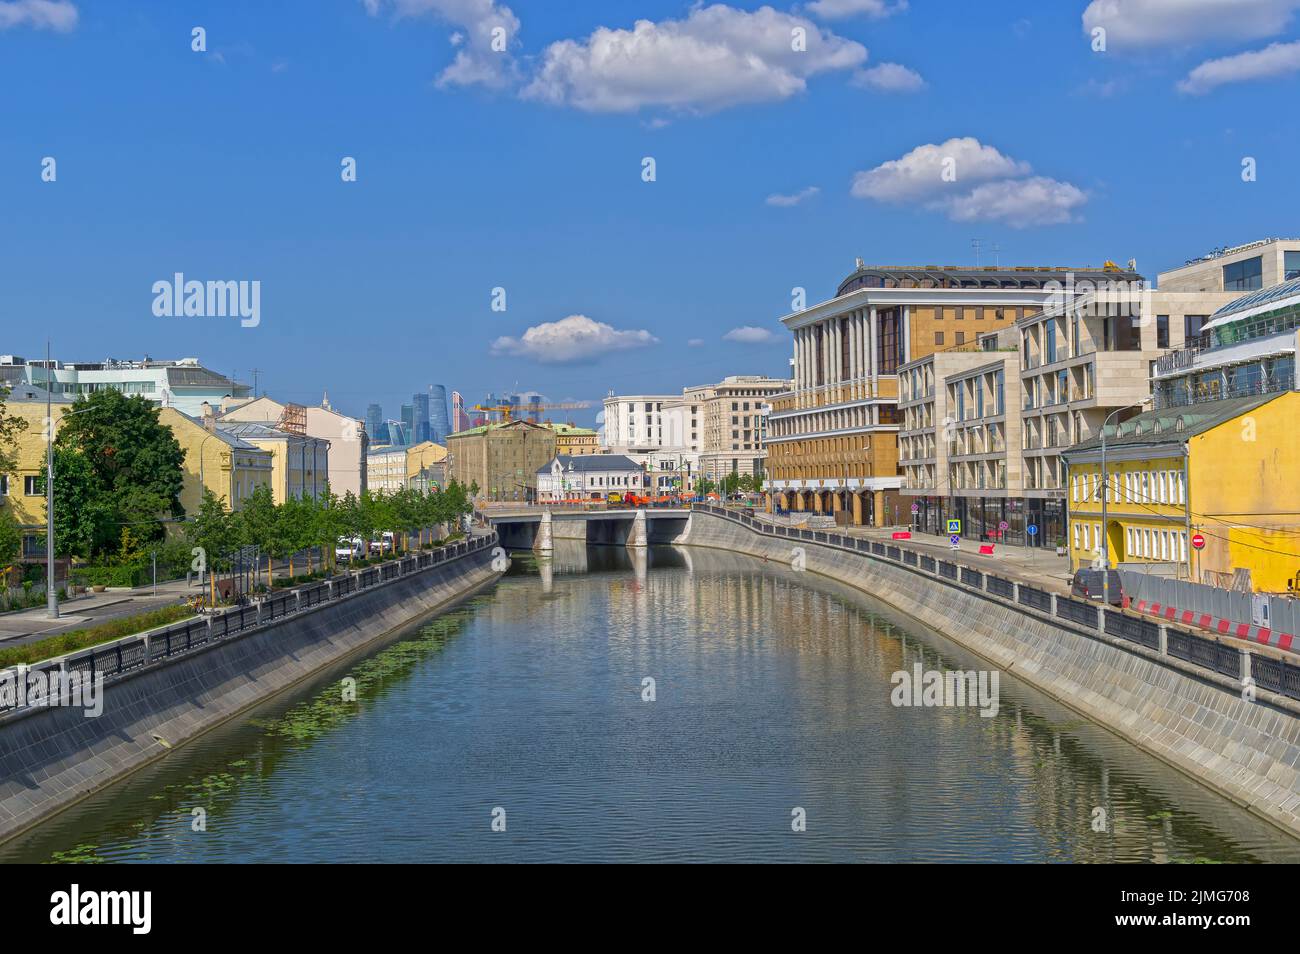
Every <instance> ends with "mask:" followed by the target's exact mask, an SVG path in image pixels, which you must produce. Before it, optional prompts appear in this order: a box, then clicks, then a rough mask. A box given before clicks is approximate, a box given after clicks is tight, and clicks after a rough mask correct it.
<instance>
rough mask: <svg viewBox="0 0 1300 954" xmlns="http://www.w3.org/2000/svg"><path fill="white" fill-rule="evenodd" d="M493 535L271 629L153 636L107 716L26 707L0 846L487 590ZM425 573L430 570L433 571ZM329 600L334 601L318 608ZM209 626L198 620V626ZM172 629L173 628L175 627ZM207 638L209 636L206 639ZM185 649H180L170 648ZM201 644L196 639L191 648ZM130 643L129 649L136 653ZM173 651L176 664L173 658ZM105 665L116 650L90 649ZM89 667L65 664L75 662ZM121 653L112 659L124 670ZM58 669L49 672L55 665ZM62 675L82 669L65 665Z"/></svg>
mask: <svg viewBox="0 0 1300 954" xmlns="http://www.w3.org/2000/svg"><path fill="white" fill-rule="evenodd" d="M495 542H496V541H495V535H494V536H493V537H491V538H479V539H478V540H476V541H475V542H474V543H472V544H461V545H460V546H459V547H458V548H457V552H454V553H448V554H445V555H442V556H441V557H440V556H439V555H427V554H426V555H423V556H420V557H411V558H409V562H408V561H403V566H402V567H401V569H400V571H399V570H398V569H397V565H396V563H390V564H386V565H384V566H383V567H374V568H371V569H370V570H366V571H362V572H361V573H358V574H353V575H349V577H348V578H347V579H349V580H351V581H352V582H351V583H349V584H348V585H347V588H348V589H350V590H351V591H350V592H345V593H340V592H339V591H340V590H342V589H344V587H343V586H342V585H339V584H338V583H336V584H335V587H334V588H333V590H332V591H331V594H325V593H324V591H323V590H322V587H323V586H324V584H320V585H318V586H316V587H313V588H312V589H313V592H319V593H320V594H321V601H319V602H317V601H315V600H310V599H302V598H300V597H299V596H297V595H296V594H292V593H291V594H288V595H287V596H288V598H289V600H291V602H289V603H288V604H287V605H286V604H285V603H283V602H281V601H280V600H279V599H277V603H280V606H279V607H278V608H277V609H276V611H275V616H274V618H272V619H269V620H268V619H267V615H268V609H269V608H268V607H265V606H264V607H263V609H262V616H261V617H260V621H259V619H258V617H257V616H256V613H255V611H253V610H252V609H251V608H250V609H249V610H248V612H249V613H251V614H253V615H252V616H251V617H250V618H249V620H247V621H246V625H245V626H244V627H243V628H241V629H240V630H239V631H238V632H235V633H233V634H232V635H225V636H223V637H222V638H217V637H216V636H215V635H211V636H210V637H209V638H206V639H204V640H203V641H202V643H201V644H199V645H196V646H194V647H192V648H191V647H190V639H189V637H188V636H186V635H185V634H184V632H183V630H184V626H183V625H182V626H181V627H180V630H181V635H180V636H178V637H174V638H171V639H169V640H168V642H169V645H168V647H167V651H168V653H169V655H166V656H165V657H164V658H158V657H159V656H160V655H161V654H162V652H163V647H162V639H161V638H160V637H161V636H162V635H163V634H153V635H152V637H151V638H152V640H153V645H152V647H146V649H145V653H144V656H143V661H142V662H141V663H140V664H139V665H138V666H136V667H135V668H129V669H125V670H122V671H120V672H118V673H117V674H115V675H114V676H113V677H112V680H111V681H110V682H108V683H107V684H106V685H105V687H104V690H103V712H102V714H101V715H100V716H99V717H97V718H88V717H87V716H86V715H85V713H84V711H83V709H81V708H74V707H34V708H28V709H24V710H18V711H11V712H8V713H6V714H4V715H3V716H2V717H0V841H3V840H5V839H7V838H11V837H13V836H14V835H16V834H18V833H19V832H21V831H23V830H25V829H27V828H29V827H31V826H32V825H34V824H36V823H38V822H40V821H41V820H43V819H45V818H47V817H48V816H50V815H52V814H54V813H56V812H58V811H60V810H62V809H64V808H67V807H68V806H69V805H71V804H73V803H75V802H77V801H80V800H81V799H83V798H85V797H86V796H88V795H90V794H92V793H93V792H95V791H97V790H99V789H102V788H103V787H104V786H106V785H109V784H111V783H112V782H114V781H117V780H118V779H120V778H122V777H123V776H125V775H127V774H129V773H131V772H133V771H135V770H136V769H138V768H140V767H142V766H144V765H146V764H148V763H149V762H152V761H154V760H155V759H158V758H161V757H162V756H164V755H166V753H167V752H168V751H169V750H170V749H171V748H175V747H176V746H178V745H180V744H181V743H184V742H186V741H189V740H190V739H193V738H195V737H196V736H198V735H200V734H201V733H203V732H205V731H207V730H209V729H211V728H213V727H215V726H217V725H219V724H221V723H223V722H226V721H227V720H229V719H231V718H234V717H235V716H237V715H239V714H240V713H241V712H244V711H245V710H247V709H249V708H251V707H253V706H255V705H257V704H259V703H261V702H263V701H265V700H266V699H268V698H270V697H271V696H273V695H275V694H276V693H278V692H280V691H282V690H284V689H287V688H289V687H291V686H293V685H295V684H296V683H299V682H302V681H303V680H306V679H307V678H309V677H310V676H312V675H313V674H314V673H316V672H318V671H320V670H321V669H323V668H325V667H326V666H329V665H331V664H333V663H336V662H339V661H341V660H343V659H345V658H347V657H348V656H350V655H352V654H359V653H361V652H362V651H364V650H365V649H366V648H367V647H368V646H370V645H371V644H373V643H375V642H377V641H379V640H381V639H382V638H383V637H384V636H386V635H389V634H391V633H392V632H393V631H394V630H397V629H399V628H402V627H405V626H409V625H411V624H413V623H415V622H418V621H419V620H420V619H422V618H426V617H430V616H433V615H436V614H437V613H438V612H440V611H443V610H446V609H448V608H450V607H451V606H452V605H454V604H455V603H457V602H459V601H461V600H463V599H464V598H466V597H468V596H470V595H472V594H473V593H474V592H476V591H477V590H479V589H480V588H482V587H484V586H487V585H489V584H491V583H492V582H494V581H495V580H496V579H497V578H498V577H499V576H500V575H501V573H500V571H498V570H495V569H493V567H492V562H493V546H492V544H494V543H495ZM435 560H436V561H438V562H434V563H433V565H431V566H429V565H422V564H428V563H430V562H433V561H435ZM326 595H332V597H333V598H330V599H326V598H325V596H326ZM196 625H198V626H200V627H204V628H207V627H206V623H205V622H203V621H200V622H199V623H198V624H196ZM171 629H172V630H173V631H175V628H171ZM209 632H211V630H209ZM178 639H184V640H185V642H184V645H183V646H181V647H177V646H176V645H175V642H176V640H178ZM195 642H197V640H195ZM134 648H135V644H134V643H133V644H132V649H134ZM178 648H179V649H180V650H181V651H179V652H176V654H175V655H171V654H170V653H171V652H172V651H173V650H176V649H178ZM96 652H97V653H98V654H99V656H100V658H101V660H104V661H103V662H101V663H100V666H101V667H104V666H106V665H107V664H108V662H109V661H111V658H112V657H111V654H112V653H113V649H112V648H111V647H110V648H105V647H98V648H97V650H96ZM84 658H85V657H84V656H83V657H79V658H77V659H74V660H73V661H72V662H73V663H77V664H79V663H80V662H81V661H82V659H84ZM120 658H121V657H120V654H119V657H118V659H119V661H120ZM56 665H57V664H56ZM64 665H65V666H67V667H68V668H80V666H79V665H76V666H74V665H69V663H67V662H65V663H64Z"/></svg>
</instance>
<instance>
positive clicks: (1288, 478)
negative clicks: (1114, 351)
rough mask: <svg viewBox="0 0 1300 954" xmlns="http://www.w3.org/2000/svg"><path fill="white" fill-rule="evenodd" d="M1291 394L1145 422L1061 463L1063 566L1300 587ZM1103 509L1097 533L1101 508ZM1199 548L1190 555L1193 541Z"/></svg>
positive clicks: (1111, 432)
mask: <svg viewBox="0 0 1300 954" xmlns="http://www.w3.org/2000/svg"><path fill="white" fill-rule="evenodd" d="M1297 414H1300V393H1298V392H1296V391H1287V392H1282V393H1272V394H1262V395H1253V396H1246V397H1236V398H1227V399H1224V400H1220V401H1206V402H1200V403H1196V404H1192V405H1187V406H1178V407H1168V408H1163V409H1155V410H1151V411H1147V412H1145V413H1143V414H1140V415H1138V416H1136V417H1133V418H1131V419H1129V420H1127V421H1123V422H1120V423H1117V424H1110V425H1107V426H1106V429H1105V436H1106V448H1105V467H1104V469H1103V466H1102V442H1101V435H1100V434H1099V435H1098V436H1097V437H1095V438H1092V439H1090V440H1088V441H1085V442H1083V443H1082V444H1080V445H1079V446H1077V447H1074V448H1072V449H1070V450H1069V451H1067V452H1066V459H1067V461H1068V466H1069V470H1068V483H1069V488H1070V501H1071V518H1070V543H1069V549H1070V563H1071V566H1072V567H1073V568H1078V567H1080V566H1089V565H1094V564H1099V563H1100V561H1101V560H1102V558H1103V548H1104V551H1105V553H1104V557H1105V559H1106V560H1107V561H1108V562H1109V564H1110V565H1111V566H1136V567H1139V568H1142V569H1146V570H1149V571H1152V572H1160V573H1164V574H1168V575H1176V576H1180V577H1183V578H1190V579H1192V580H1195V581H1197V582H1202V583H1209V584H1213V585H1216V586H1221V587H1233V586H1236V587H1241V588H1247V589H1251V590H1254V591H1263V592H1271V593H1294V592H1295V591H1296V589H1297V588H1298V587H1300V495H1297V493H1296V490H1295V488H1296V486H1297V481H1298V480H1300V443H1297V442H1296V441H1295V440H1293V439H1292V437H1291V432H1290V427H1291V422H1293V421H1295V420H1296V416H1297ZM1103 497H1104V498H1105V502H1106V518H1105V523H1104V524H1103V522H1102V513H1101V509H1102V499H1103ZM1198 534H1199V536H1200V537H1201V538H1202V539H1203V541H1204V544H1205V545H1204V548H1203V549H1201V550H1199V551H1198V550H1196V548H1195V547H1194V546H1193V541H1194V538H1195V537H1196V536H1197V535H1198Z"/></svg>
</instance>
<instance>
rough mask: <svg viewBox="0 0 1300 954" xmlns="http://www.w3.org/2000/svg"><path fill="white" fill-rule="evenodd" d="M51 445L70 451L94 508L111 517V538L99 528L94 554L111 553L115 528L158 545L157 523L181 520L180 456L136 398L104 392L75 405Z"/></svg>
mask: <svg viewBox="0 0 1300 954" xmlns="http://www.w3.org/2000/svg"><path fill="white" fill-rule="evenodd" d="M56 444H57V445H58V446H59V447H60V448H63V449H67V450H75V451H77V452H79V453H80V454H82V455H83V456H84V457H85V458H86V460H87V461H88V462H89V464H90V467H91V471H92V472H93V474H94V477H95V480H94V486H93V491H92V492H93V494H94V497H95V499H96V500H97V503H98V506H99V507H101V508H103V509H105V510H107V511H109V512H111V514H112V516H113V519H112V521H110V523H111V524H112V525H113V526H112V532H111V533H110V532H108V529H107V528H104V527H101V528H99V529H98V530H97V532H96V535H95V539H94V543H93V546H94V549H96V550H105V551H114V550H115V549H116V547H117V543H118V537H119V532H120V531H119V530H118V528H119V527H122V526H131V527H134V528H135V531H136V533H137V534H138V535H139V536H141V537H142V538H145V539H149V540H158V539H161V538H162V536H163V533H164V530H163V524H162V520H163V519H165V518H169V517H170V518H171V519H173V520H179V519H181V518H182V517H184V516H185V510H184V508H183V507H182V506H181V500H180V494H181V487H182V483H183V472H182V465H183V463H184V461H185V453H184V451H182V450H181V446H180V444H179V443H177V441H176V438H175V436H174V435H173V434H172V432H171V430H170V429H169V428H168V427H166V426H165V425H163V424H162V423H161V422H160V421H159V420H158V409H157V408H155V407H154V406H153V405H152V404H150V403H149V402H148V401H146V400H145V399H144V398H143V397H141V396H139V395H133V396H131V397H127V396H126V395H124V394H122V393H121V392H120V391H116V390H113V389H106V390H103V391H96V392H94V393H93V394H90V395H87V396H86V397H84V398H82V399H80V400H78V401H77V402H76V403H75V404H74V405H73V406H72V413H71V414H69V415H66V416H65V417H64V418H63V419H62V420H61V421H60V426H59V435H58V438H57V439H56Z"/></svg>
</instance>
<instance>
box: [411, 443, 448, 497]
mask: <svg viewBox="0 0 1300 954" xmlns="http://www.w3.org/2000/svg"><path fill="white" fill-rule="evenodd" d="M446 459H447V448H445V447H443V446H442V445H441V444H435V443H434V442H433V441H421V442H420V443H419V444H413V445H411V446H410V447H408V448H407V449H406V486H407V487H409V486H411V481H412V480H413V479H414V478H416V477H419V476H420V474H422V473H424V472H425V471H427V470H429V469H430V468H432V467H433V466H434V465H435V464H441V463H442V462H443V461H445V460H446Z"/></svg>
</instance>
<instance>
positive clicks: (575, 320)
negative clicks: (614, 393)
mask: <svg viewBox="0 0 1300 954" xmlns="http://www.w3.org/2000/svg"><path fill="white" fill-rule="evenodd" d="M658 341H659V339H658V338H656V337H655V336H654V335H652V334H650V332H648V331H643V330H642V331H619V330H617V329H615V328H614V327H612V326H610V325H607V324H605V323H604V322H603V321H593V320H591V319H590V318H588V317H587V316H586V315H570V316H569V317H567V318H561V319H560V320H559V321H548V322H544V323H542V324H540V325H534V326H533V327H531V328H529V329H528V330H527V331H525V332H524V333H523V336H522V337H519V338H511V337H508V336H503V337H500V338H497V340H496V341H494V342H492V347H491V353H492V354H493V355H497V356H504V355H508V356H512V357H521V358H532V359H533V360H534V361H539V362H541V363H542V364H575V363H578V362H583V361H592V360H595V359H596V358H599V357H600V356H601V355H604V354H608V353H610V352H612V351H628V350H631V349H633V348H644V347H647V346H648V345H652V344H656V343H657V342H658Z"/></svg>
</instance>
